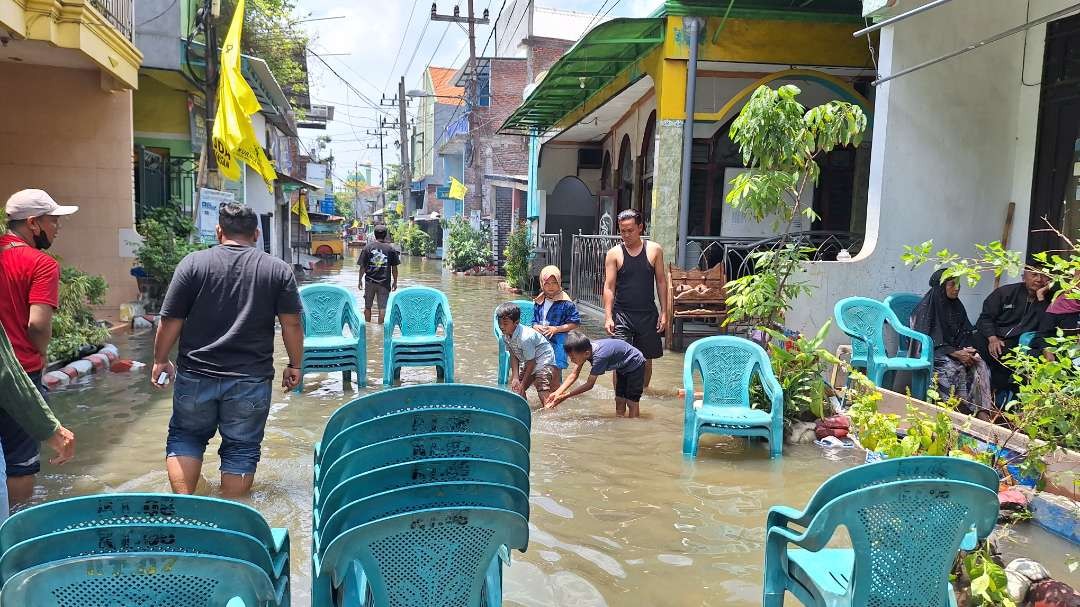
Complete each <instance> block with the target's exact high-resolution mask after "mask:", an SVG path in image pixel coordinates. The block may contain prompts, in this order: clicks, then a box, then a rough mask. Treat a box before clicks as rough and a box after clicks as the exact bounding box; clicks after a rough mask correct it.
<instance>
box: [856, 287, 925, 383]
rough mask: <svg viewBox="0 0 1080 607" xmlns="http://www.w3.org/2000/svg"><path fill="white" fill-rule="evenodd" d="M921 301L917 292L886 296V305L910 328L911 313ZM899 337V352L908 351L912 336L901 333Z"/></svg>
mask: <svg viewBox="0 0 1080 607" xmlns="http://www.w3.org/2000/svg"><path fill="white" fill-rule="evenodd" d="M920 301H922V296H921V295H917V294H915V293H893V294H892V295H890V296H888V297H886V298H885V305H886V306H887V307H888V308H889V309H890V310H892V312H893V314H895V315H896V318H897V320H899V321H900V323H901V324H902V325H904V326H905V327H907V328H909V329H910V328H911V315H912V314H914V313H915V308H916V307H917V306H918V305H919V302H920ZM897 337H898V338H899V341H898V347H899V350H898V353H899V352H907V351H908V346H909V345H910V344H911V337H909V336H907V335H900V334H897ZM864 367H865V365H864Z"/></svg>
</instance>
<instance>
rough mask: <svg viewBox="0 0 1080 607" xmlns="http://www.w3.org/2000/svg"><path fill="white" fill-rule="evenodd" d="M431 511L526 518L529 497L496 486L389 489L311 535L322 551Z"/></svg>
mask: <svg viewBox="0 0 1080 607" xmlns="http://www.w3.org/2000/svg"><path fill="white" fill-rule="evenodd" d="M432 508H494V509H498V510H509V511H510V512H516V513H518V514H520V515H521V516H524V517H528V515H529V494H528V493H526V492H524V491H522V490H521V489H518V488H517V487H511V486H509V485H499V484H496V483H471V482H453V483H430V484H425V485H414V486H411V487H401V488H399V489H392V490H390V491H385V492H383V493H379V494H376V495H371V496H368V497H363V498H358V499H355V500H351V501H350V502H349V503H347V504H346V505H345V506H344V507H343V508H341V509H339V510H338V511H337V512H334V513H333V514H330V516H329V517H327V518H326V521H325V522H324V523H323V525H322V528H321V529H320V530H318V531H317V532H316V534H315V539H316V544H317V547H318V548H319V549H320V551H321V549H323V548H325V547H326V546H327V545H328V544H329V543H330V542H332V541H333V540H334V538H336V537H338V536H339V535H340V534H342V533H344V532H345V531H348V530H349V529H353V528H356V527H359V526H361V525H364V524H367V523H370V522H372V521H377V520H379V519H381V518H386V517H388V516H394V515H396V514H404V513H406V512H416V511H417V510H430V509H432Z"/></svg>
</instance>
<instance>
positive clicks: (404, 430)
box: [319, 408, 531, 469]
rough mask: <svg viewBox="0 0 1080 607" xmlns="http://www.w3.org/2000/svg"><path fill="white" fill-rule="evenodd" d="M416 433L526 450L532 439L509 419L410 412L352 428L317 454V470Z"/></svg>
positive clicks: (446, 411) (469, 412) (464, 412)
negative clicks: (493, 440)
mask: <svg viewBox="0 0 1080 607" xmlns="http://www.w3.org/2000/svg"><path fill="white" fill-rule="evenodd" d="M419 432H424V433H434V432H458V433H462V434H466V433H477V434H490V435H493V436H501V437H503V438H509V439H511V440H513V441H514V442H517V443H520V444H521V445H522V446H524V447H525V448H526V449H528V448H529V446H530V444H529V443H530V439H531V437H530V434H529V427H528V426H527V425H525V424H523V423H522V422H521V420H519V419H517V418H516V417H513V416H510V415H503V414H502V413H495V412H492V411H482V410H478V409H456V408H455V409H413V410H410V411H403V412H401V413H394V414H391V415H384V416H382V417H377V418H375V419H372V420H368V421H365V422H361V423H359V424H353V425H352V426H349V427H348V428H346V429H345V430H343V431H341V432H340V433H338V435H337V436H335V437H334V438H333V439H331V440H330V442H329V443H327V445H326V448H325V449H323V450H322V452H321V453H320V454H319V455H320V458H319V460H320V462H319V463H320V465H321V466H320V469H322V468H325V467H326V466H328V465H330V464H331V463H333V462H334V461H335V460H336V459H337V458H339V457H341V456H342V455H344V454H345V453H348V452H350V451H354V450H356V449H360V448H362V447H366V446H368V445H372V444H375V443H378V442H382V441H385V440H391V439H394V438H400V437H403V436H413V435H416V434H417V433H419Z"/></svg>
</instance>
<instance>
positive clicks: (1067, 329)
mask: <svg viewBox="0 0 1080 607" xmlns="http://www.w3.org/2000/svg"><path fill="white" fill-rule="evenodd" d="M1074 282H1077V283H1080V272H1078V273H1077V274H1076V276H1074ZM1074 297H1080V287H1073V288H1071V289H1068V290H1066V291H1063V292H1062V293H1060V294H1058V296H1057V298H1056V299H1054V302H1053V303H1051V304H1050V307H1048V308H1047V309H1046V314H1044V315H1043V318H1042V322H1041V323H1040V324H1039V335H1038V336H1037V337H1036V338H1035V340H1034V341H1032V342H1031V349H1032V351H1033V352H1037V353H1042V354H1043V356H1045V357H1046V358H1048V359H1050V360H1053V359H1054V352H1053V346H1051V345H1050V344H1049V343H1047V341H1046V338H1048V337H1057V336H1058V330H1059V329H1060V330H1061V333H1062V335H1063V336H1070V335H1072V336H1075V335H1078V334H1080V299H1073V298H1074Z"/></svg>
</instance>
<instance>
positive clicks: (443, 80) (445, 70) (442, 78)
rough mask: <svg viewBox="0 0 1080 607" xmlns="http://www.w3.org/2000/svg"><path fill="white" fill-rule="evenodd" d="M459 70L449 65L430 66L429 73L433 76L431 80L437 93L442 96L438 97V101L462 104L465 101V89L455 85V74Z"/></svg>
mask: <svg viewBox="0 0 1080 607" xmlns="http://www.w3.org/2000/svg"><path fill="white" fill-rule="evenodd" d="M455 73H457V70H456V69H454V68H449V67H434V66H432V67H429V68H428V74H429V75H430V76H431V82H432V84H434V86H435V91H434V93H435V95H438V96H439V97H440V98H439V99H436V101H437V102H438V103H442V104H445V105H461V104H463V103H465V100H464V99H463V98H464V97H465V89H463V88H461V87H460V86H454V85H453V84H452V83H453V80H454V74H455Z"/></svg>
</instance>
